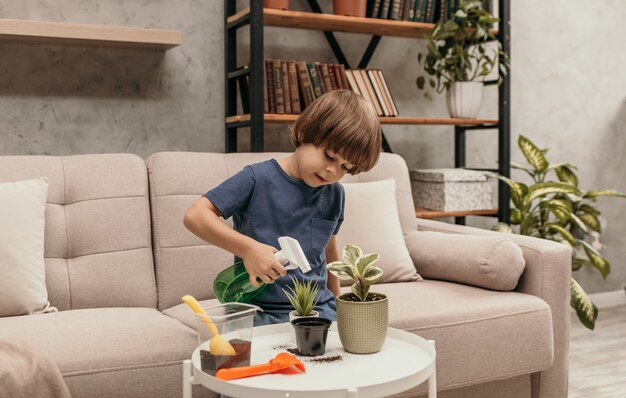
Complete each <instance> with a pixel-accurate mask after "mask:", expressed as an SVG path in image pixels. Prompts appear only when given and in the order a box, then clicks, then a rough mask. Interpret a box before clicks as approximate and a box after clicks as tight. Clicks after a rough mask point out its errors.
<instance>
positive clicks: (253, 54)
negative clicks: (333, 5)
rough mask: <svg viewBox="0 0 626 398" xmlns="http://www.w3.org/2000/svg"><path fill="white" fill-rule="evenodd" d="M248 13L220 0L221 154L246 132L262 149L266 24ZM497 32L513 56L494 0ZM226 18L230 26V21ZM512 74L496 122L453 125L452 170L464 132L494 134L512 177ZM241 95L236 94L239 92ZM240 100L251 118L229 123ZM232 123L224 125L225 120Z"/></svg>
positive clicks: (255, 4) (502, 216) (315, 7)
mask: <svg viewBox="0 0 626 398" xmlns="http://www.w3.org/2000/svg"><path fill="white" fill-rule="evenodd" d="M249 3H250V10H249V12H248V13H246V14H244V15H243V16H242V17H241V18H234V19H233V18H232V17H234V16H235V15H236V14H237V9H236V1H235V0H224V26H225V29H224V50H225V51H224V54H225V57H224V62H225V72H226V73H225V108H226V109H225V116H226V120H227V121H226V122H225V128H226V137H225V151H226V152H236V151H237V131H238V129H239V128H250V149H251V151H252V152H263V151H264V150H265V145H264V140H265V134H264V127H265V126H264V125H265V122H266V121H265V115H264V112H263V100H264V99H263V77H264V76H263V66H264V59H265V58H264V51H263V42H264V19H263V2H261V1H254V0H250V2H249ZM307 3H308V5H309V7H310V9H311V11H312V12H314V13H322V9H321V8H320V6H319V3H318V1H317V0H307ZM498 9H499V14H500V15H499V17H500V23H499V29H498V40H499V41H500V43H501V44H502V48H503V51H504V52H505V53H507V54H508V55H509V57H511V48H510V44H511V29H510V25H511V21H510V9H511V7H510V0H498ZM229 19H231V21H230V22H229ZM248 25H249V26H250V32H249V34H250V58H249V62H250V63H249V65H247V66H245V67H239V66H238V65H237V31H238V30H239V29H240V28H242V27H244V26H248ZM323 33H324V37H325V38H326V40H327V42H328V44H329V46H330V48H331V50H332V52H333V54H334V55H335V58H336V59H337V62H338V63H340V64H343V65H344V66H345V67H346V68H347V69H351V66H350V63H349V62H348V60H347V59H346V57H345V54H344V52H343V50H342V48H341V46H340V45H339V43H338V41H337V39H336V37H335V34H334V32H332V31H324V32H323ZM381 38H382V36H380V35H375V34H374V35H372V37H371V39H370V41H369V44H368V45H367V48H366V49H365V51H364V53H363V56H362V57H361V60H360V61H359V63H358V66H357V68H359V69H365V68H367V66H368V64H369V62H370V60H371V58H372V56H373V54H374V52H375V51H376V48H377V47H378V45H379V43H380V41H381ZM489 83H492V82H489ZM510 87H511V71H509V75H508V76H507V78H506V79H504V82H503V83H502V85H501V86H500V87H499V88H498V120H499V121H498V123H497V124H495V125H490V126H458V125H457V126H454V165H455V167H467V163H466V137H467V134H466V133H467V132H472V131H475V130H489V129H491V130H497V133H498V168H497V172H498V173H499V174H500V175H503V176H506V177H510V175H511V168H510V162H511V145H510V141H511V133H510V128H511V122H510V121H511V111H510V95H511V88H510ZM238 91H239V92H238ZM238 96H239V97H240V99H241V105H242V109H243V113H244V114H249V118H246V119H245V120H237V121H233V120H234V119H236V118H233V116H237V97H238ZM229 119H230V120H231V121H228V120H229ZM382 138H383V142H382V144H383V150H384V151H386V152H392V149H391V146H390V145H389V142H388V141H387V138H386V136H385V133H384V132H383V137H382ZM497 217H498V219H499V220H500V221H502V222H506V223H508V222H509V219H510V193H509V189H508V187H507V186H506V184H504V183H503V182H501V181H499V182H498V213H497ZM455 222H456V223H457V224H465V216H458V217H455Z"/></svg>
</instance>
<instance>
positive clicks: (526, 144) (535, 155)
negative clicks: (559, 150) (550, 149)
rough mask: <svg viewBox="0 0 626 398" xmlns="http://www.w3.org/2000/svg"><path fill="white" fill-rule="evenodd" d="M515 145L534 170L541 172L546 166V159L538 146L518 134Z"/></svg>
mask: <svg viewBox="0 0 626 398" xmlns="http://www.w3.org/2000/svg"><path fill="white" fill-rule="evenodd" d="M517 145H518V146H519V148H520V149H521V151H522V154H523V155H524V157H525V158H526V160H527V161H528V163H529V164H530V165H531V166H533V168H534V169H535V172H538V173H543V172H544V171H546V169H547V168H548V161H547V160H546V157H545V156H544V154H543V151H541V150H540V149H539V148H537V147H536V146H535V144H533V143H532V142H531V141H530V140H529V139H528V138H526V137H524V136H523V135H521V134H520V136H519V138H518V139H517Z"/></svg>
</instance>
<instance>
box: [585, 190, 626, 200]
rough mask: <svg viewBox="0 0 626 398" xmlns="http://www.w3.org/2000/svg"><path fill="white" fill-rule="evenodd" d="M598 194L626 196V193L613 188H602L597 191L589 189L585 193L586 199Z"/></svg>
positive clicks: (595, 196)
mask: <svg viewBox="0 0 626 398" xmlns="http://www.w3.org/2000/svg"><path fill="white" fill-rule="evenodd" d="M598 196H619V197H622V198H626V195H625V194H623V193H621V192H619V191H615V190H613V189H601V190H597V191H588V192H586V193H585V194H584V195H583V198H585V199H591V198H597V197H598Z"/></svg>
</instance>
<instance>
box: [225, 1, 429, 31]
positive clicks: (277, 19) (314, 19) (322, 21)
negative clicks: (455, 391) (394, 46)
mask: <svg viewBox="0 0 626 398" xmlns="http://www.w3.org/2000/svg"><path fill="white" fill-rule="evenodd" d="M249 14H250V7H246V8H244V9H243V10H241V11H240V12H238V13H237V14H235V15H233V16H231V17H229V18H228V23H229V24H230V23H236V22H237V21H239V20H241V19H242V18H246V17H247V16H248V15H249ZM263 24H264V25H265V26H277V27H282V28H296V29H312V30H321V31H333V32H348V33H361V34H371V35H376V36H396V37H414V38H421V37H424V34H426V33H428V32H430V31H432V30H433V28H434V26H435V25H434V24H431V23H424V22H407V21H393V20H388V19H378V18H359V17H347V16H342V15H335V14H318V13H313V12H301V11H285V10H275V9H272V8H264V9H263Z"/></svg>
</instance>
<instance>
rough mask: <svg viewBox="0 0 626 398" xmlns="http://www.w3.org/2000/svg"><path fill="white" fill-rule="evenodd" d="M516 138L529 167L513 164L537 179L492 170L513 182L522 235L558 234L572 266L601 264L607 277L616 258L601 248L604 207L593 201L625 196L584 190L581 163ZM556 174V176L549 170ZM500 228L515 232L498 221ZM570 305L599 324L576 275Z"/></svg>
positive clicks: (515, 219) (514, 220)
mask: <svg viewBox="0 0 626 398" xmlns="http://www.w3.org/2000/svg"><path fill="white" fill-rule="evenodd" d="M517 144H518V146H519V148H520V150H521V152H522V154H523V155H524V158H525V159H526V162H527V163H528V164H529V165H530V167H525V166H523V165H520V164H517V163H515V162H511V167H512V168H513V169H517V170H522V171H524V172H525V173H526V174H528V175H529V176H530V178H531V179H532V182H533V183H532V185H526V184H525V183H523V182H520V181H513V180H511V179H509V178H507V177H504V176H501V175H494V174H490V176H491V177H495V178H498V179H499V180H501V181H504V183H506V184H507V185H508V187H509V188H510V191H511V202H512V203H513V208H512V209H511V225H517V226H519V233H520V234H521V235H528V236H534V237H538V238H543V239H548V240H553V241H556V242H561V243H564V244H566V245H568V246H570V247H571V248H572V271H577V270H579V269H581V268H582V267H584V266H590V267H593V268H595V269H597V270H598V271H599V272H600V274H601V275H602V277H603V278H605V279H606V277H607V276H608V275H609V272H610V271H611V264H610V263H609V261H608V260H607V259H605V258H604V257H602V255H601V254H600V252H599V249H601V248H602V247H603V245H602V244H601V243H600V234H601V233H602V226H601V223H600V214H601V213H600V210H598V209H597V208H596V207H595V205H594V203H595V202H596V199H597V198H598V197H599V196H616V197H622V198H626V195H624V194H623V193H621V192H618V191H615V190H612V189H603V190H588V191H587V190H583V189H581V188H580V187H579V186H578V176H577V175H576V170H577V168H576V167H575V166H573V165H572V164H570V163H555V164H551V163H550V162H549V161H548V160H547V158H546V156H545V154H546V152H547V151H548V150H547V149H539V148H538V147H537V146H536V145H535V144H534V143H533V142H532V141H530V140H529V139H528V138H526V137H524V136H523V135H520V136H519V138H518V140H517ZM551 173H554V174H556V177H557V181H554V180H552V181H550V180H549V179H548V178H549V175H550V174H551ZM494 229H496V230H498V231H500V232H513V230H512V228H511V227H510V226H509V225H507V224H504V223H499V224H498V225H497V226H496V228H494ZM570 287H571V300H570V304H571V306H572V307H573V308H574V309H575V310H576V314H577V315H578V319H580V321H581V322H582V324H583V325H585V326H586V327H587V328H589V329H593V328H594V327H595V321H596V318H597V317H598V307H596V305H595V304H594V303H593V302H592V301H591V299H589V296H587V294H586V293H585V291H584V290H583V288H582V287H581V286H580V285H579V284H578V283H577V282H576V280H574V278H572V280H571V282H570Z"/></svg>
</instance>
